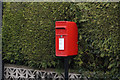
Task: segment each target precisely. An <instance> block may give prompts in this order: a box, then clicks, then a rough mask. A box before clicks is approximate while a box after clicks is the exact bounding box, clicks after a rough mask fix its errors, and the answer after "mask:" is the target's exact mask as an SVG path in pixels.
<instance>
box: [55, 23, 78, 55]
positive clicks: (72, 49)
mask: <svg viewBox="0 0 120 80" xmlns="http://www.w3.org/2000/svg"><path fill="white" fill-rule="evenodd" d="M61 39H62V40H61ZM77 42H78V28H77V25H76V23H75V22H70V21H56V23H55V47H56V49H55V51H56V56H63V57H64V56H73V55H77V54H78V44H77ZM61 44H62V49H61V48H60V47H61Z"/></svg>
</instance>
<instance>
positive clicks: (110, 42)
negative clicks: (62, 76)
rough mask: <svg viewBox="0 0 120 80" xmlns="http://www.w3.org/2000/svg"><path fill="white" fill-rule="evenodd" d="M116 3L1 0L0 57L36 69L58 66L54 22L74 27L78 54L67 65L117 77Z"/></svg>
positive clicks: (118, 50) (59, 62) (58, 59)
mask: <svg viewBox="0 0 120 80" xmlns="http://www.w3.org/2000/svg"><path fill="white" fill-rule="evenodd" d="M118 12H119V10H118V3H68V2H62V3H57V2H56V3H54V2H51V3H47V2H46V3H45V2H44V3H42V2H41V3H27V2H24V3H4V8H3V29H2V30H3V32H2V33H3V34H2V35H3V59H4V62H5V63H14V64H24V65H28V66H32V67H36V68H48V67H52V68H57V67H61V64H63V63H62V58H56V57H55V41H54V40H55V34H54V32H55V21H57V20H68V21H74V22H76V23H77V26H78V33H79V53H78V55H77V56H76V57H75V58H74V59H71V60H70V65H71V66H70V68H75V69H76V68H77V69H79V68H80V70H88V71H104V72H106V73H108V74H111V73H112V75H114V74H115V75H116V76H119V75H118V73H119V66H120V60H119V57H120V45H119V44H120V41H119V26H118V25H119V24H118V19H119V18H118Z"/></svg>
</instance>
